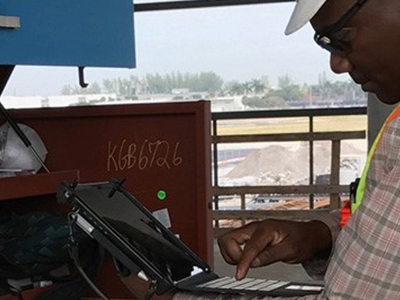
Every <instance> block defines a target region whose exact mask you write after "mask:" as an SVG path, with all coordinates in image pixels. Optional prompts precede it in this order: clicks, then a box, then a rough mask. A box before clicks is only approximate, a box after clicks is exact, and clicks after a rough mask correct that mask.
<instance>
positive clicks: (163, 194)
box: [157, 190, 167, 201]
mask: <svg viewBox="0 0 400 300" xmlns="http://www.w3.org/2000/svg"><path fill="white" fill-rule="evenodd" d="M157 198H158V200H160V201H163V200H165V198H167V193H166V192H165V191H164V190H159V191H158V192H157Z"/></svg>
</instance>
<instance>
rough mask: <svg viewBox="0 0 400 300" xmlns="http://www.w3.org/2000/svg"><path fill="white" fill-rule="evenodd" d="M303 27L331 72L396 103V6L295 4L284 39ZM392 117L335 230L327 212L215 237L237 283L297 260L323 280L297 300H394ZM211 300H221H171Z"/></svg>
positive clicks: (396, 241) (399, 150)
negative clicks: (320, 288)
mask: <svg viewBox="0 0 400 300" xmlns="http://www.w3.org/2000/svg"><path fill="white" fill-rule="evenodd" d="M308 21H310V22H311V25H312V26H313V28H314V29H315V32H316V34H315V36H314V39H315V41H316V42H317V44H319V45H320V46H322V47H323V48H324V49H326V50H328V51H330V52H331V60H330V64H331V68H332V70H333V71H334V72H335V73H349V74H350V76H351V77H352V79H353V80H354V81H355V82H356V83H358V84H360V85H361V87H362V89H363V90H364V91H367V92H372V93H375V94H376V95H377V96H378V98H379V99H380V100H381V101H382V102H384V103H388V104H394V103H397V102H399V101H400V55H399V54H400V0H380V1H378V0H298V2H297V4H296V6H295V10H294V12H293V15H292V17H291V19H290V21H289V24H288V26H287V29H286V34H291V33H293V32H295V31H296V30H298V29H299V28H301V27H302V26H303V25H305V24H306V23H307V22H308ZM369 113H373V112H369ZM399 114H400V110H398V111H397V112H396V113H395V114H394V115H392V117H391V118H389V120H388V122H387V123H386V125H385V126H384V130H383V131H382V134H381V135H380V137H379V139H378V142H377V144H376V147H375V148H374V152H373V153H372V155H371V156H370V158H371V160H370V161H369V168H368V170H367V171H368V172H366V177H365V178H364V179H365V186H364V191H363V197H361V201H362V202H360V203H358V204H359V207H358V209H357V210H356V211H355V212H354V213H353V214H352V216H351V218H350V220H349V221H348V222H347V224H346V225H345V226H344V228H343V229H342V230H341V231H340V226H339V219H340V215H339V214H338V213H337V212H333V213H332V214H331V215H329V216H328V217H327V218H325V219H321V220H318V221H317V220H315V221H311V222H290V221H277V220H266V221H263V222H255V223H252V224H249V225H246V226H244V227H242V228H239V229H236V230H234V231H232V232H230V233H228V234H226V235H224V236H222V237H221V238H220V239H219V246H220V249H221V252H222V255H223V257H224V259H225V260H226V261H227V262H228V263H230V264H233V265H237V273H236V278H237V279H239V280H240V279H242V278H244V277H245V276H246V274H247V272H248V270H249V268H250V267H260V266H265V265H268V264H270V263H273V262H277V261H284V262H288V263H295V262H301V263H302V264H303V265H304V267H305V268H306V270H307V272H309V273H310V274H311V275H312V276H315V277H320V276H323V275H324V274H325V290H324V292H323V293H322V294H320V295H317V296H315V295H314V296H311V295H310V296H306V297H303V298H301V299H307V300H308V299H330V300H335V299H363V300H364V299H396V300H398V299H400V255H399V253H400V221H399V216H400V165H399V163H400V117H398V115H399ZM339 231H340V234H339ZM243 246H244V247H243ZM168 297H169V298H171V297H172V295H168ZM218 297H220V298H218ZM217 298H218V299H222V296H217V295H205V296H197V297H196V296H194V295H188V294H176V295H174V299H217ZM224 299H227V296H224ZM231 299H240V297H237V296H232V297H231Z"/></svg>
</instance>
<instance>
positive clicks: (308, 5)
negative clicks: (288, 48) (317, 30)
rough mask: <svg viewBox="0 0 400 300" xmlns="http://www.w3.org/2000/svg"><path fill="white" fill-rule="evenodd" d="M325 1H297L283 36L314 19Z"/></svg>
mask: <svg viewBox="0 0 400 300" xmlns="http://www.w3.org/2000/svg"><path fill="white" fill-rule="evenodd" d="M326 1H327V0H297V3H296V6H295V8H294V11H293V13H292V16H291V17H290V20H289V23H288V24H287V26H286V30H285V34H286V35H289V34H292V33H293V32H295V31H297V30H299V29H300V28H301V27H303V26H304V25H306V24H307V22H308V21H310V20H311V19H312V17H314V15H315V14H316V13H317V12H318V10H319V9H320V8H321V6H322V5H323V4H324V3H325V2H326Z"/></svg>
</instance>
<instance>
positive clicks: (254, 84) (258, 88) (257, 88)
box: [251, 79, 265, 95]
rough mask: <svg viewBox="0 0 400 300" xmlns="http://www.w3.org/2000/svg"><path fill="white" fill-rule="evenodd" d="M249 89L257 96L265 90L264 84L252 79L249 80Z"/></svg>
mask: <svg viewBox="0 0 400 300" xmlns="http://www.w3.org/2000/svg"><path fill="white" fill-rule="evenodd" d="M251 89H252V90H253V92H254V93H255V94H256V95H257V94H261V93H263V92H264V90H265V84H264V83H263V82H262V81H261V80H259V79H252V80H251Z"/></svg>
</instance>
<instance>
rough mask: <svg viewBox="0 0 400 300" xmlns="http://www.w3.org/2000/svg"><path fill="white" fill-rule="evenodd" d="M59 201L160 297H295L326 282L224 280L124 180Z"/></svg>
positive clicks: (67, 188) (72, 190)
mask: <svg viewBox="0 0 400 300" xmlns="http://www.w3.org/2000/svg"><path fill="white" fill-rule="evenodd" d="M57 197H58V201H59V202H61V203H70V204H72V206H73V211H72V214H74V218H75V220H76V224H77V225H78V226H79V227H80V228H82V229H83V230H84V231H85V232H86V233H87V234H88V235H90V236H91V237H92V238H94V239H96V240H97V241H98V242H99V244H101V245H102V246H103V247H104V248H105V249H107V251H108V252H109V253H110V254H111V255H112V256H113V257H114V258H115V259H116V260H117V261H118V262H119V263H120V264H122V265H123V266H124V267H126V268H127V269H129V270H130V271H131V272H133V273H135V274H138V273H140V274H143V273H144V274H145V276H146V277H147V278H148V279H150V280H151V281H152V282H153V283H154V287H155V292H156V294H158V295H162V294H164V293H167V292H169V291H172V290H180V291H189V292H205V293H206V292H213V293H234V294H251V295H259V296H272V297H275V296H283V297H290V296H303V295H307V294H317V293H320V292H321V291H322V290H323V286H322V285H321V284H308V283H307V284H303V283H295V282H289V281H282V280H273V279H255V278H245V279H243V280H240V281H236V280H235V279H234V278H233V277H219V276H218V275H217V274H215V273H214V272H213V271H212V270H211V269H210V267H209V266H208V265H207V263H205V262H204V261H202V260H201V259H200V258H199V257H198V256H197V255H196V254H195V253H194V252H193V251H191V250H190V249H189V248H188V247H187V246H186V245H185V244H184V243H183V242H182V241H181V240H180V239H179V238H178V237H177V236H176V235H175V234H173V233H172V232H171V231H170V230H169V229H168V228H166V227H165V226H164V225H163V224H162V223H161V222H160V221H159V220H158V219H157V218H156V217H155V216H154V215H153V214H152V213H151V212H150V211H149V210H147V209H146V208H145V207H144V206H143V205H142V204H141V203H140V201H139V200H137V199H136V198H135V197H134V196H133V195H132V194H131V193H129V191H127V190H126V189H125V187H124V186H123V184H122V183H121V182H120V181H117V180H114V179H111V180H110V181H109V182H101V183H89V184H88V183H85V184H77V183H75V184H72V185H70V184H68V183H63V184H61V186H60V187H59V190H58V193H57Z"/></svg>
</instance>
